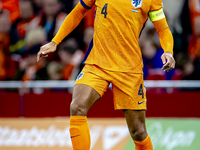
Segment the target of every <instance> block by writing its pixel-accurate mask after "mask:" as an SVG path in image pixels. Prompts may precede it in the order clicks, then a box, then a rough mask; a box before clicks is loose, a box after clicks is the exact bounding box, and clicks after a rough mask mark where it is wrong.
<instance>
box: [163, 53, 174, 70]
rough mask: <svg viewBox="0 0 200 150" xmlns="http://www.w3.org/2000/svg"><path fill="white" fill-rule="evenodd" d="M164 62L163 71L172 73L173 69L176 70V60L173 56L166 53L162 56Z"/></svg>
mask: <svg viewBox="0 0 200 150" xmlns="http://www.w3.org/2000/svg"><path fill="white" fill-rule="evenodd" d="M161 59H162V62H163V67H162V70H163V71H170V70H172V69H174V68H175V63H176V62H175V60H174V57H173V56H172V54H171V53H170V52H165V53H164V54H163V55H162V56H161Z"/></svg>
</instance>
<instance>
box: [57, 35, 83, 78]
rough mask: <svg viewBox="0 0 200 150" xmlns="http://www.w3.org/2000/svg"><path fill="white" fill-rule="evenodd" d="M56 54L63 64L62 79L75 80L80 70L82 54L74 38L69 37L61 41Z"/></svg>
mask: <svg viewBox="0 0 200 150" xmlns="http://www.w3.org/2000/svg"><path fill="white" fill-rule="evenodd" d="M58 55H59V57H60V59H61V62H62V64H63V65H64V66H65V67H64V70H63V79H65V80H75V79H76V77H77V75H78V73H79V72H80V68H79V67H80V64H81V62H82V60H83V57H84V54H83V52H82V50H79V49H78V44H77V42H76V40H75V39H73V38H70V39H68V40H67V41H64V42H62V43H61V45H60V46H59V48H58Z"/></svg>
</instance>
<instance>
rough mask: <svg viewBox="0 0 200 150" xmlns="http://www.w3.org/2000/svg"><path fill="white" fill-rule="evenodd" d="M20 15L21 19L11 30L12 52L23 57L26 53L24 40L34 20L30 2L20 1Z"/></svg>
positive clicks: (27, 0) (28, 0)
mask: <svg viewBox="0 0 200 150" xmlns="http://www.w3.org/2000/svg"><path fill="white" fill-rule="evenodd" d="M20 14H21V15H20V18H19V19H17V20H16V21H15V22H14V23H13V25H12V28H11V32H10V36H11V42H10V44H11V45H10V52H11V53H12V54H20V55H22V56H23V55H24V52H25V51H26V47H25V41H24V38H25V35H26V32H27V30H28V26H29V23H30V21H31V20H32V19H33V18H34V12H33V8H32V3H31V1H30V0H20Z"/></svg>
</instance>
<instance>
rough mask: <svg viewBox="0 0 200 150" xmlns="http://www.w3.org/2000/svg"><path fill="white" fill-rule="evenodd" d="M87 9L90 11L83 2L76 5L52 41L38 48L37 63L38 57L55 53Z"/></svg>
mask: <svg viewBox="0 0 200 150" xmlns="http://www.w3.org/2000/svg"><path fill="white" fill-rule="evenodd" d="M88 9H90V7H87V6H86V5H84V2H83V1H81V3H80V2H79V3H78V4H77V6H76V7H75V8H74V9H73V10H72V11H71V12H70V14H69V15H68V16H67V17H66V18H65V20H64V21H63V23H62V25H61V27H60V29H59V30H58V32H57V34H56V36H55V37H54V38H53V40H52V41H51V42H50V43H48V44H46V45H44V46H42V47H41V48H40V51H39V52H38V54H37V61H39V59H40V57H48V55H47V54H48V53H51V52H54V51H56V48H57V45H58V44H59V43H60V42H61V41H62V40H63V39H64V38H65V37H66V36H67V35H68V34H69V33H71V32H72V31H73V30H74V29H75V28H76V27H77V26H78V24H79V23H80V22H81V20H82V19H83V18H84V16H85V14H86V12H87V10H88Z"/></svg>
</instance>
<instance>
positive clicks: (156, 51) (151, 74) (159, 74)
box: [141, 38, 174, 80]
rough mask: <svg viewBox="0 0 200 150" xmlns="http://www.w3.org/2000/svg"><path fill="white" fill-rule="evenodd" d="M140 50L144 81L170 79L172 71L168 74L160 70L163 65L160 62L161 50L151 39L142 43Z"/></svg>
mask: <svg viewBox="0 0 200 150" xmlns="http://www.w3.org/2000/svg"><path fill="white" fill-rule="evenodd" d="M141 50H142V54H143V64H144V68H143V72H144V79H151V80H165V79H167V80H170V79H172V77H173V75H174V70H172V71H170V72H164V71H162V70H161V68H162V64H163V63H162V60H161V56H162V54H163V49H162V48H159V47H158V45H157V44H156V43H155V42H154V41H153V40H152V38H150V39H146V40H144V41H143V44H142V45H141Z"/></svg>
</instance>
